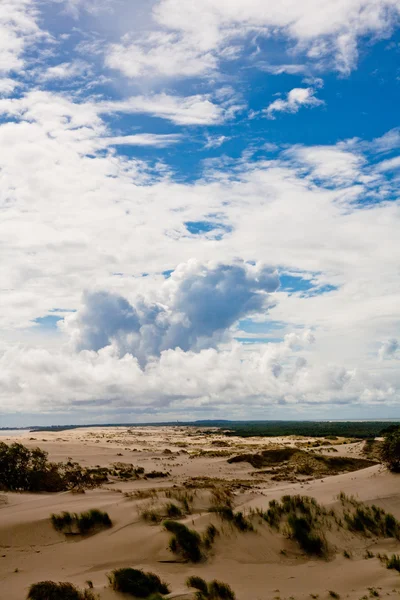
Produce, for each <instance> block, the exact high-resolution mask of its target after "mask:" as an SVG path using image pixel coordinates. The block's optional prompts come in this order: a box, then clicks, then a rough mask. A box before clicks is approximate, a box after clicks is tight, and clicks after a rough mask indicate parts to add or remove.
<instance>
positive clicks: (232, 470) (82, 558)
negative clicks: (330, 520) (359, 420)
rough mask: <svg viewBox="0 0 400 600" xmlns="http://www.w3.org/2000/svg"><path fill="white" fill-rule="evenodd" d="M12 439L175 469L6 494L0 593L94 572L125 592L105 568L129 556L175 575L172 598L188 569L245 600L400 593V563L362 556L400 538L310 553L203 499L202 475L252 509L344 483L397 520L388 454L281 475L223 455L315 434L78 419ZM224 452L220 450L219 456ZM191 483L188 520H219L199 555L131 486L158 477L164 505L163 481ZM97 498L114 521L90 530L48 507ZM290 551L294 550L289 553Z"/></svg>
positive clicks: (60, 452)
mask: <svg viewBox="0 0 400 600" xmlns="http://www.w3.org/2000/svg"><path fill="white" fill-rule="evenodd" d="M16 440H19V441H21V442H22V443H24V444H25V445H27V446H29V447H36V446H39V447H41V448H43V449H44V450H46V451H47V452H48V453H49V458H50V459H51V460H55V461H60V460H66V459H67V458H69V457H71V458H72V459H74V460H76V461H78V462H80V463H81V464H82V465H84V466H96V465H100V466H109V465H112V464H113V463H115V462H125V463H133V464H134V465H138V466H142V467H144V468H145V470H146V472H149V471H151V470H153V469H155V470H157V471H168V472H170V476H169V477H167V478H163V479H147V480H145V479H141V480H132V481H127V482H122V481H115V482H110V483H107V484H104V485H103V486H102V487H101V488H97V489H94V490H88V491H86V492H85V493H84V494H74V493H71V492H62V493H57V494H36V495H33V494H11V493H2V494H0V580H1V586H0V599H1V600H3V599H4V600H23V599H25V598H26V595H27V590H28V588H29V585H30V584H31V583H34V582H37V581H41V580H53V581H70V582H72V583H74V584H76V585H78V586H81V587H83V586H84V585H85V582H86V581H88V580H90V581H92V582H93V586H94V591H95V592H96V593H97V594H98V595H99V598H100V599H101V600H117V599H118V598H119V600H122V598H123V596H122V595H120V594H117V593H116V592H113V591H112V590H111V589H110V587H109V585H108V580H107V573H109V572H110V571H111V570H112V569H115V568H119V567H128V566H131V567H136V568H143V569H145V570H150V571H153V572H155V573H157V574H158V575H159V576H161V577H162V578H163V579H164V580H166V581H167V582H168V583H169V584H170V588H171V590H172V592H171V594H170V597H171V598H178V597H179V598H182V599H185V598H192V597H193V595H191V594H190V593H188V589H187V587H186V586H185V580H186V578H187V577H188V576H189V575H192V574H197V575H200V576H201V577H203V578H205V579H206V580H211V579H214V578H217V579H219V580H222V581H224V582H227V583H229V584H230V585H231V587H232V588H233V590H234V591H235V593H236V596H237V598H238V600H266V599H276V600H279V599H281V600H293V598H294V599H295V600H302V599H306V598H307V599H308V600H310V598H311V594H312V595H313V596H316V595H318V597H319V598H320V599H328V598H330V595H329V591H330V590H332V591H335V592H336V593H338V594H339V595H340V596H341V597H342V598H350V599H357V600H359V599H361V598H363V597H364V596H366V597H372V596H371V594H372V592H371V591H370V590H369V589H368V588H375V589H376V591H377V593H378V594H379V595H380V596H382V597H383V596H390V597H399V596H400V574H399V573H398V572H396V571H392V570H388V569H386V568H385V566H384V565H383V564H382V563H381V562H380V561H379V560H378V559H377V558H371V559H366V558H365V552H366V550H367V549H370V550H371V551H372V552H373V553H374V554H376V553H377V552H381V553H383V552H385V553H388V554H391V553H397V554H399V553H400V543H399V542H398V541H396V540H393V539H378V540H377V539H375V538H372V537H371V538H369V539H367V538H365V537H362V536H354V535H351V536H350V535H349V536H348V540H346V549H348V550H349V551H350V552H351V553H352V559H351V560H349V559H346V558H345V557H344V556H343V548H340V547H338V548H337V552H336V553H335V554H334V555H333V556H331V557H330V558H329V560H324V559H314V558H310V557H307V556H305V555H304V554H303V553H302V552H301V551H300V550H299V549H296V547H295V543H294V542H292V541H290V540H287V539H286V538H285V537H284V536H283V535H281V534H277V533H274V532H273V531H272V530H271V529H270V528H269V527H268V526H267V525H265V524H262V525H261V524H258V523H257V522H255V526H256V532H254V533H240V532H238V531H237V530H235V529H234V528H232V526H231V525H229V524H226V523H222V524H221V522H220V520H219V519H218V517H217V516H216V515H213V514H210V513H209V512H208V510H207V508H208V506H209V501H210V492H209V490H208V489H206V487H205V486H206V485H207V484H210V483H212V482H213V481H214V482H215V481H216V482H217V483H218V482H220V483H221V482H222V483H224V482H227V483H229V485H231V486H232V487H233V489H234V493H235V497H234V503H235V509H236V510H244V511H245V513H248V512H249V511H250V509H255V508H266V507H267V505H268V502H269V501H270V500H271V499H273V498H276V499H279V498H280V497H281V496H282V495H284V494H306V495H310V496H313V497H315V498H316V499H317V500H318V501H319V502H321V503H323V504H324V505H326V506H329V507H335V506H337V504H338V500H337V496H338V494H339V492H340V491H344V492H345V493H346V494H349V495H354V496H356V497H357V498H358V499H359V500H362V501H365V502H367V503H375V504H377V505H378V506H380V507H382V508H384V509H385V510H387V511H390V512H392V513H393V514H394V515H395V516H396V517H397V518H398V519H400V476H396V475H394V474H391V473H388V472H387V471H386V470H385V469H384V467H383V466H381V465H374V466H371V467H368V468H365V469H362V470H359V471H355V472H350V473H343V474H340V475H335V476H329V477H323V478H322V479H312V478H306V477H303V478H300V480H299V481H293V480H291V481H274V480H273V479H272V478H271V476H270V475H268V474H264V475H263V474H258V473H257V470H256V469H254V468H253V467H252V466H251V465H250V464H248V463H246V462H242V463H234V464H229V463H228V462H227V459H228V458H229V456H232V455H235V454H240V453H248V452H258V451H260V450H263V449H266V448H268V447H271V446H273V447H274V446H275V445H287V446H296V445H299V444H304V443H305V442H306V441H307V440H304V439H299V438H292V437H290V438H273V439H272V438H246V439H242V438H237V437H230V438H227V437H225V436H223V435H221V434H220V432H218V431H211V432H210V431H207V432H205V431H203V430H196V429H193V428H185V427H160V428H156V427H140V428H133V429H129V428H81V429H75V430H71V431H66V432H61V433H60V432H59V433H55V432H51V433H47V432H44V433H36V434H29V435H27V434H24V435H23V436H22V437H21V438H17V437H12V438H11V437H9V438H7V437H4V436H3V437H2V441H5V442H7V443H9V442H11V441H16ZM340 442H341V440H339V441H338V444H337V445H335V449H336V450H337V452H336V453H335V456H354V457H357V456H362V447H363V442H355V443H350V444H342V443H340ZM219 444H220V445H219ZM323 451H324V452H325V453H327V454H328V452H329V451H328V450H326V449H325V450H323ZM210 453H211V454H210ZM216 453H217V454H218V453H220V454H221V455H219V456H218V455H217V456H213V455H212V454H216ZM329 455H330V454H329ZM307 479H309V480H308V481H307ZM188 485H192V486H193V485H194V486H196V487H195V493H196V497H195V504H194V512H193V514H191V515H189V516H187V517H186V518H185V519H184V520H183V522H184V523H186V524H187V525H188V526H189V527H192V528H195V529H197V530H198V531H199V532H202V531H204V530H205V528H206V527H207V525H208V524H209V523H211V522H212V523H214V524H215V525H216V526H217V527H218V528H219V530H220V532H221V534H220V535H219V536H218V538H217V540H216V543H215V545H214V547H213V550H212V552H211V554H210V555H209V557H208V559H207V561H206V562H202V563H200V564H197V565H193V564H190V563H182V562H179V561H175V559H174V556H173V555H172V554H171V552H170V551H169V549H168V541H169V537H170V536H169V534H168V533H167V532H165V531H164V530H163V528H162V526H161V525H149V524H148V523H146V522H144V520H143V519H142V517H141V511H142V510H143V508H144V507H146V506H150V503H151V502H152V501H151V500H149V499H135V498H132V497H129V495H131V496H132V493H133V492H136V491H138V490H142V491H143V490H148V489H150V488H157V489H158V490H159V496H160V497H161V500H160V499H158V500H155V501H153V502H155V503H156V504H157V502H158V503H159V502H162V501H164V500H163V498H162V496H163V493H164V492H163V490H164V491H165V490H169V489H176V488H174V487H173V486H178V487H182V486H188ZM90 508H99V509H101V510H105V511H107V512H108V513H109V515H110V517H111V519H112V521H113V527H112V528H111V529H107V530H104V531H101V532H99V533H96V534H94V535H92V536H88V537H84V538H81V537H80V536H74V537H72V538H71V537H66V536H65V535H63V534H61V533H59V532H56V531H55V530H54V529H53V527H52V525H51V522H50V519H49V517H50V515H51V513H53V512H57V513H59V512H62V511H64V510H67V511H70V512H81V511H84V510H87V509H90ZM341 543H342V542H341ZM282 551H285V552H286V551H287V554H286V556H285V555H283V554H282ZM125 600H126V596H125Z"/></svg>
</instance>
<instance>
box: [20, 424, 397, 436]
mask: <svg viewBox="0 0 400 600" xmlns="http://www.w3.org/2000/svg"><path fill="white" fill-rule="evenodd" d="M166 425H168V426H179V427H182V426H184V427H202V428H203V427H206V428H207V427H210V428H215V427H217V428H220V429H221V431H222V432H223V433H224V434H225V435H227V436H233V435H237V436H240V437H251V436H265V437H274V436H280V435H304V436H311V437H327V436H344V437H352V438H359V439H365V438H371V437H377V436H380V435H383V434H384V433H386V432H387V431H391V430H392V429H397V428H399V427H400V421H224V420H203V421H191V422H174V423H171V422H169V423H167V422H163V423H107V424H104V423H98V424H93V425H53V426H49V427H32V428H31V431H32V432H39V431H67V430H69V429H77V428H79V427H132V428H134V427H146V426H151V427H157V426H160V427H161V426H166Z"/></svg>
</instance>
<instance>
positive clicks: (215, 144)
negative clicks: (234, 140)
mask: <svg viewBox="0 0 400 600" xmlns="http://www.w3.org/2000/svg"><path fill="white" fill-rule="evenodd" d="M229 139H230V138H229V137H228V136H226V135H208V136H207V141H206V143H205V144H204V148H206V149H209V148H219V147H220V146H222V144H224V143H225V142H227V141H228V140H229Z"/></svg>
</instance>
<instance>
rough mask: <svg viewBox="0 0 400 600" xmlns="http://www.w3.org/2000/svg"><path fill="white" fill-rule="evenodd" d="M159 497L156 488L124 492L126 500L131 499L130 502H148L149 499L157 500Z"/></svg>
mask: <svg viewBox="0 0 400 600" xmlns="http://www.w3.org/2000/svg"><path fill="white" fill-rule="evenodd" d="M157 495H158V491H157V490H156V489H154V488H151V489H147V490H135V491H133V492H124V496H125V498H129V500H147V499H148V498H156V497H157Z"/></svg>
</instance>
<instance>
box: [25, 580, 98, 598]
mask: <svg viewBox="0 0 400 600" xmlns="http://www.w3.org/2000/svg"><path fill="white" fill-rule="evenodd" d="M96 598H97V596H95V595H94V594H93V592H92V591H90V590H89V589H86V590H82V591H81V590H79V589H78V588H77V587H75V586H74V585H72V583H67V582H60V583H56V582H54V581H40V582H39V583H33V584H32V585H31V586H30V588H29V592H28V596H27V600H96Z"/></svg>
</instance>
